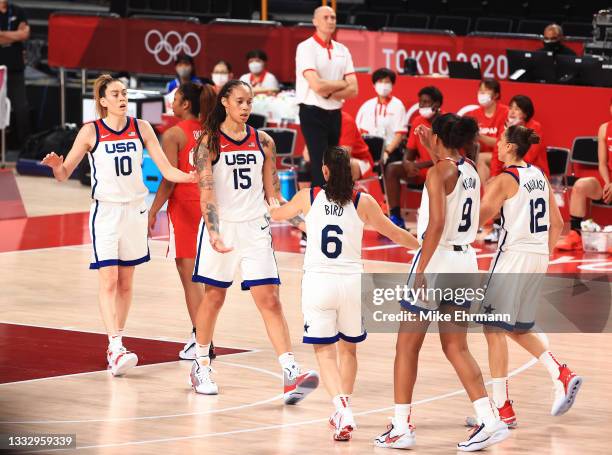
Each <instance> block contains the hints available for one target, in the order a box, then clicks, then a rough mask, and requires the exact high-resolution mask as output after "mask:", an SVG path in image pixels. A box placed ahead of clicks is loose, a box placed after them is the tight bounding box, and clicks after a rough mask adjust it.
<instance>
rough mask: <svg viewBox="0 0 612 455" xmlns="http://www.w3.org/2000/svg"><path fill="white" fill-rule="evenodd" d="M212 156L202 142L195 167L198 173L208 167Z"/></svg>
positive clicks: (197, 152)
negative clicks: (207, 164)
mask: <svg viewBox="0 0 612 455" xmlns="http://www.w3.org/2000/svg"><path fill="white" fill-rule="evenodd" d="M209 156H210V152H209V151H208V147H207V146H206V144H205V143H204V141H202V142H200V146H199V147H198V150H196V153H195V166H196V169H197V170H198V172H202V171H203V170H204V168H205V167H206V163H207V162H208V158H209Z"/></svg>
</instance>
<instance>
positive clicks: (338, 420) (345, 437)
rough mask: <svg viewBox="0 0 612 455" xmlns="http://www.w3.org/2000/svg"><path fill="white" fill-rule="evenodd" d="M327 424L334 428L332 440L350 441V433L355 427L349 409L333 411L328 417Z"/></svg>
mask: <svg viewBox="0 0 612 455" xmlns="http://www.w3.org/2000/svg"><path fill="white" fill-rule="evenodd" d="M329 424H330V425H331V427H332V428H333V429H334V441H350V440H351V436H352V435H351V433H352V432H353V430H355V429H356V428H357V424H356V423H355V418H354V417H353V412H352V411H351V410H350V409H344V410H342V411H336V412H334V414H333V415H332V416H331V417H330V418H329Z"/></svg>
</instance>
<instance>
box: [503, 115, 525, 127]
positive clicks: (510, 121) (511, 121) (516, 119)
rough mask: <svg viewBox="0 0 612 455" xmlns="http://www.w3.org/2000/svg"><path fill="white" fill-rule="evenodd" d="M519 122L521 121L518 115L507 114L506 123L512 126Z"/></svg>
mask: <svg viewBox="0 0 612 455" xmlns="http://www.w3.org/2000/svg"><path fill="white" fill-rule="evenodd" d="M519 123H521V118H520V117H510V115H508V120H506V125H508V126H514V125H518V124H519Z"/></svg>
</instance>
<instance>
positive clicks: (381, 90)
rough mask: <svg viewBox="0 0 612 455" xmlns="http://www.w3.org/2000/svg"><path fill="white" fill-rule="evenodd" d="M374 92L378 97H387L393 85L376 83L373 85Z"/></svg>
mask: <svg viewBox="0 0 612 455" xmlns="http://www.w3.org/2000/svg"><path fill="white" fill-rule="evenodd" d="M374 90H376V94H377V95H378V96H389V94H390V93H391V90H393V84H390V83H389V82H377V83H376V84H374Z"/></svg>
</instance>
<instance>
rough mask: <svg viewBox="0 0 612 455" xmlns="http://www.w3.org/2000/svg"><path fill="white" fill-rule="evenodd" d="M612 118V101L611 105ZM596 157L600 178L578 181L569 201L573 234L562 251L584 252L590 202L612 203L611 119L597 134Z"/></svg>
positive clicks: (585, 178) (594, 177) (561, 247)
mask: <svg viewBox="0 0 612 455" xmlns="http://www.w3.org/2000/svg"><path fill="white" fill-rule="evenodd" d="M610 115H612V100H611V102H610ZM597 156H598V161H599V175H595V176H593V177H582V178H579V179H578V180H576V183H574V186H573V188H572V196H571V198H570V216H571V219H570V227H571V230H570V233H569V234H568V235H567V236H566V237H565V238H564V239H562V240H561V241H560V242H559V243H557V246H556V248H557V249H559V250H565V251H569V250H582V237H581V235H580V223H581V222H582V220H583V219H584V216H585V215H586V210H587V199H591V200H592V201H597V200H599V199H602V200H603V201H604V202H605V203H606V204H610V203H612V183H611V182H612V120H610V121H609V122H606V123H603V124H602V125H601V126H600V127H599V132H598V133H597Z"/></svg>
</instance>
